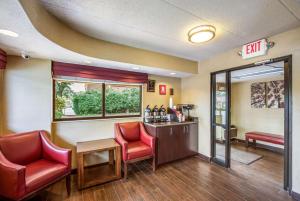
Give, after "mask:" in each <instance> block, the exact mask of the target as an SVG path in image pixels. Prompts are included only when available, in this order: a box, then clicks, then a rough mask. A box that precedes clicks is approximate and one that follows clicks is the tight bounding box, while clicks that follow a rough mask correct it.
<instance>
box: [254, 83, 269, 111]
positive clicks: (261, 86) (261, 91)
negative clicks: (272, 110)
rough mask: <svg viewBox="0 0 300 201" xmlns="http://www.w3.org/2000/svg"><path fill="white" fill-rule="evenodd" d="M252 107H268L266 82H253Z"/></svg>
mask: <svg viewBox="0 0 300 201" xmlns="http://www.w3.org/2000/svg"><path fill="white" fill-rule="evenodd" d="M251 107H252V108H266V83H265V82H259V83H253V84H251Z"/></svg>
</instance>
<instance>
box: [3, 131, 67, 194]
mask: <svg viewBox="0 0 300 201" xmlns="http://www.w3.org/2000/svg"><path fill="white" fill-rule="evenodd" d="M70 173H71V150H68V149H62V148H59V147H57V146H55V145H54V144H53V143H52V142H51V141H50V140H49V139H48V138H47V133H46V132H45V131H32V132H28V133H21V134H12V135H8V136H4V137H0V196H1V197H4V198H6V199H10V200H23V199H25V198H29V197H31V196H33V195H35V193H37V192H38V191H40V190H43V189H44V188H46V187H48V186H49V185H50V184H53V183H55V182H57V181H59V180H60V179H63V178H65V177H66V181H67V182H66V183H67V191H68V195H69V194H70Z"/></svg>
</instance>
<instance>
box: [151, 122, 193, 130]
mask: <svg viewBox="0 0 300 201" xmlns="http://www.w3.org/2000/svg"><path fill="white" fill-rule="evenodd" d="M188 124H197V122H196V121H184V122H175V121H171V122H158V123H145V125H147V126H152V127H156V128H157V127H164V126H176V125H188Z"/></svg>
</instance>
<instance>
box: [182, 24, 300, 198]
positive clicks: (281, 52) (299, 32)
mask: <svg viewBox="0 0 300 201" xmlns="http://www.w3.org/2000/svg"><path fill="white" fill-rule="evenodd" d="M270 40H271V41H274V42H275V46H274V47H273V48H272V49H270V50H269V52H268V55H267V56H263V57H258V58H254V59H250V60H243V59H242V58H241V57H240V56H238V54H237V52H238V51H240V50H241V47H239V48H236V49H233V50H230V51H227V52H224V53H222V54H219V55H216V56H214V57H212V58H210V59H207V60H205V61H202V62H199V65H198V72H199V73H198V75H195V76H192V77H188V78H185V79H182V95H181V97H182V99H181V100H182V102H191V103H194V104H195V105H196V106H197V107H196V110H194V111H193V113H194V115H196V116H198V117H199V152H200V153H202V154H204V155H206V156H210V73H211V72H213V71H217V70H222V69H226V68H232V67H236V66H240V65H244V64H249V63H253V62H256V61H261V60H264V59H268V58H276V57H281V56H285V55H290V54H292V55H293V62H292V63H293V122H294V123H293V128H292V130H293V152H292V155H293V159H292V161H293V190H294V191H296V192H300V182H299V181H300V158H299V157H297V156H299V155H300V146H299V143H300V135H298V132H299V130H300V124H299V123H298V122H299V121H300V93H299V92H300V28H297V29H294V30H291V31H288V32H285V33H281V34H278V35H275V36H273V37H270Z"/></svg>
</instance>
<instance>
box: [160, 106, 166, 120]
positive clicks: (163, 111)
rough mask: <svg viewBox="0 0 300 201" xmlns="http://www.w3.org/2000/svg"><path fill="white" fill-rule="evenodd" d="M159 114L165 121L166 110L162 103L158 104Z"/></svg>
mask: <svg viewBox="0 0 300 201" xmlns="http://www.w3.org/2000/svg"><path fill="white" fill-rule="evenodd" d="M159 115H160V120H161V121H167V112H166V109H165V108H164V105H161V106H160V108H159Z"/></svg>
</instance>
